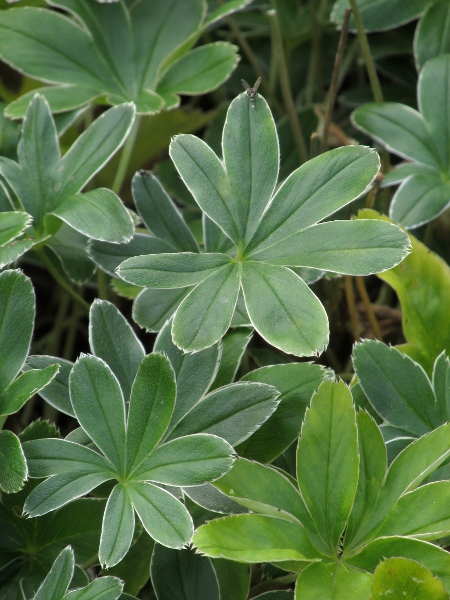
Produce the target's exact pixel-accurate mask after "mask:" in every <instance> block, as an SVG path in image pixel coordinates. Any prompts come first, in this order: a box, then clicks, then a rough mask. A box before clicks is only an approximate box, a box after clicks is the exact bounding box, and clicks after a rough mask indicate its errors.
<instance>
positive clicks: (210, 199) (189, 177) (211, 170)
mask: <svg viewBox="0 0 450 600" xmlns="http://www.w3.org/2000/svg"><path fill="white" fill-rule="evenodd" d="M169 153H170V157H171V158H172V160H173V162H174V164H175V166H176V168H177V170H178V172H179V173H180V176H181V178H182V180H183V181H184V183H185V184H186V186H187V187H188V189H189V190H190V192H191V193H192V195H193V196H194V198H195V200H196V202H197V204H198V205H199V206H200V208H201V209H202V210H203V211H204V212H205V213H206V214H207V215H208V217H209V218H210V219H211V220H212V221H214V223H216V224H217V225H218V226H219V227H220V228H221V229H222V231H223V232H224V233H225V234H226V235H227V236H228V237H229V238H230V239H231V240H233V241H234V242H237V241H238V240H239V239H240V236H239V231H240V229H241V226H240V225H239V223H238V214H239V211H238V208H237V201H236V199H234V197H233V195H232V193H231V190H230V184H229V182H228V177H227V173H226V171H225V167H224V165H223V164H222V162H221V161H220V160H219V158H218V157H217V156H216V155H215V154H214V152H213V151H212V150H211V148H210V147H209V146H208V145H207V144H205V142H202V140H200V139H199V138H197V137H195V136H193V135H177V136H176V137H175V138H174V139H173V140H172V142H171V144H170V148H169Z"/></svg>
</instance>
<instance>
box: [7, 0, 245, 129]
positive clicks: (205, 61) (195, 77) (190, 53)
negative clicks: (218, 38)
mask: <svg viewBox="0 0 450 600" xmlns="http://www.w3.org/2000/svg"><path fill="white" fill-rule="evenodd" d="M48 3H49V4H51V5H52V6H54V7H57V8H58V9H62V10H63V11H64V13H63V14H61V12H57V11H55V10H49V9H42V8H31V7H26V8H17V9H12V10H8V11H2V12H1V14H0V56H1V57H2V59H3V60H5V61H6V62H8V63H10V64H11V65H13V66H14V67H15V68H17V69H18V70H19V71H22V72H24V73H26V74H27V75H30V76H31V77H33V78H35V79H40V80H42V81H45V82H50V83H53V84H56V85H54V86H48V87H44V88H41V90H40V91H41V93H42V94H43V95H44V96H45V97H46V98H47V100H48V102H49V104H50V106H51V109H52V112H62V111H69V110H73V109H74V108H76V107H79V106H82V105H85V104H87V103H89V102H92V101H93V100H95V99H98V98H99V97H100V98H101V99H103V100H105V99H106V101H107V102H108V103H110V104H121V103H123V102H130V101H133V102H134V103H135V104H136V107H137V110H138V112H140V113H156V112H159V111H161V110H163V109H169V108H174V107H176V106H178V104H179V102H180V99H179V96H178V94H190V95H192V94H193V95H195V94H202V93H205V92H208V91H210V90H212V89H214V88H216V87H217V86H218V85H219V84H220V83H222V82H223V81H225V80H226V79H227V78H228V77H229V75H230V73H231V72H232V71H233V69H234V68H235V66H236V64H237V60H238V59H237V55H236V51H237V48H236V47H235V46H232V45H231V44H229V43H226V42H216V43H212V44H206V45H204V46H201V47H199V48H196V49H194V50H191V48H192V46H193V45H194V44H195V42H196V41H197V39H198V37H199V36H200V35H201V33H202V32H203V31H204V29H205V28H206V27H207V26H209V25H211V23H213V22H215V21H217V20H218V19H221V18H223V17H224V16H225V15H227V14H230V13H232V12H234V11H235V10H236V9H238V8H241V7H242V6H244V5H245V4H246V0H242V1H241V2H225V3H224V4H223V5H222V6H220V7H219V8H218V9H217V10H215V11H213V12H212V13H211V14H209V15H208V16H206V2H204V1H203V0H192V1H190V2H189V3H186V2H184V0H172V1H171V2H167V1H165V0H138V1H137V2H133V3H129V2H128V3H127V2H117V3H114V4H110V3H106V4H99V3H97V2H88V3H86V2H84V1H83V0H54V1H51V0H49V2H48ZM55 31H57V32H58V35H57V36H55ZM30 99H31V95H30V94H25V95H24V96H22V97H21V98H19V99H18V100H17V101H15V102H14V103H12V104H11V105H10V106H9V107H8V116H12V117H21V116H23V114H24V113H25V110H26V107H27V104H28V102H29V101H30Z"/></svg>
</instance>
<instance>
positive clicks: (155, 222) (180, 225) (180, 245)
mask: <svg viewBox="0 0 450 600" xmlns="http://www.w3.org/2000/svg"><path fill="white" fill-rule="evenodd" d="M132 192H133V198H134V202H135V204H136V208H137V211H138V213H139V214H140V216H141V218H142V220H143V221H144V223H145V226H146V227H147V229H149V231H151V232H152V233H153V234H154V235H155V236H157V237H158V238H161V239H162V240H164V241H166V242H168V243H169V244H170V245H171V246H173V249H174V250H175V251H177V250H178V251H181V252H183V251H188V252H198V245H197V242H196V241H195V238H194V236H193V235H192V233H191V230H190V229H189V227H188V226H187V225H186V222H185V220H184V218H183V216H182V214H181V212H180V211H179V209H178V208H177V206H176V205H175V204H174V202H172V200H171V199H170V197H169V196H168V195H167V193H166V192H165V190H164V188H163V187H162V185H161V183H160V182H159V180H158V179H157V178H156V177H155V176H154V175H153V173H151V172H150V171H139V172H138V173H136V174H135V176H134V177H133V181H132ZM140 254H144V253H143V252H142V253H140ZM145 254H150V252H146V253H145Z"/></svg>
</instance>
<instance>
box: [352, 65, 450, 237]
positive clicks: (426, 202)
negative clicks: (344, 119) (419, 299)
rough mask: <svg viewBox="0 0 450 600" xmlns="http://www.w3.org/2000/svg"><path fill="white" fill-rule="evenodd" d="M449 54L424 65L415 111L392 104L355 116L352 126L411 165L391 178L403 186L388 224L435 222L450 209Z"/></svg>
mask: <svg viewBox="0 0 450 600" xmlns="http://www.w3.org/2000/svg"><path fill="white" fill-rule="evenodd" d="M449 89H450V54H442V55H440V56H437V57H435V58H433V59H432V60H430V61H428V62H427V63H426V64H425V66H424V67H423V69H422V71H421V72H420V76H419V82H418V87H417V96H418V105H419V109H420V110H419V111H416V110H414V109H412V108H410V107H409V106H405V105H403V104H398V103H395V102H383V103H368V104H364V106H361V107H360V108H358V109H357V110H356V111H355V112H354V113H353V121H354V123H355V125H356V126H357V127H358V128H359V129H361V130H362V131H365V132H366V133H368V134H369V135H370V136H372V137H373V138H374V139H376V140H378V141H380V142H381V143H382V144H384V145H385V146H386V147H387V148H388V149H389V150H391V151H392V152H394V153H395V154H397V155H399V156H401V157H402V158H406V159H407V160H409V161H411V162H408V163H406V164H404V165H400V166H399V167H397V168H396V169H394V170H393V171H392V173H389V174H388V175H387V178H386V182H387V183H390V184H395V183H401V186H400V187H399V189H398V190H397V192H396V194H395V196H394V198H393V201H392V204H391V208H390V216H391V218H392V219H393V220H394V221H396V222H397V223H399V224H400V225H402V226H403V227H406V228H410V229H412V228H415V227H419V226H420V225H423V224H424V223H427V222H428V221H431V220H432V219H435V218H436V217H437V216H438V215H440V214H441V213H442V212H443V211H444V210H445V209H446V208H447V207H448V206H449V205H450V108H449V106H450V104H449V101H448V90H449Z"/></svg>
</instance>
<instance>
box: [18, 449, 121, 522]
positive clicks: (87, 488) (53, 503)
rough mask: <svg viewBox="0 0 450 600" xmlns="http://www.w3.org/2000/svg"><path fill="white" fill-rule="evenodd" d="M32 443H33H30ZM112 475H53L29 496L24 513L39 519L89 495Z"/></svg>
mask: <svg viewBox="0 0 450 600" xmlns="http://www.w3.org/2000/svg"><path fill="white" fill-rule="evenodd" d="M30 443H31V442H30ZM109 479H111V475H110V474H107V473H106V472H105V471H104V472H103V473H92V472H88V473H86V472H83V471H74V472H69V473H67V472H65V473H60V474H59V475H53V477H49V478H48V479H46V480H45V481H43V482H42V483H40V484H39V485H38V486H37V487H35V488H34V490H33V491H32V492H31V494H30V495H29V496H28V498H27V500H26V502H25V504H24V507H23V511H24V513H25V514H27V516H29V517H39V516H41V515H45V514H46V513H48V512H51V511H53V510H56V509H57V508H60V507H61V506H64V505H65V504H67V503H68V502H70V501H71V500H75V499H77V498H80V497H81V496H84V495H85V494H88V493H89V492H91V491H92V490H93V489H95V488H96V487H98V486H99V485H100V484H101V483H104V482H105V481H108V480H109Z"/></svg>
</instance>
